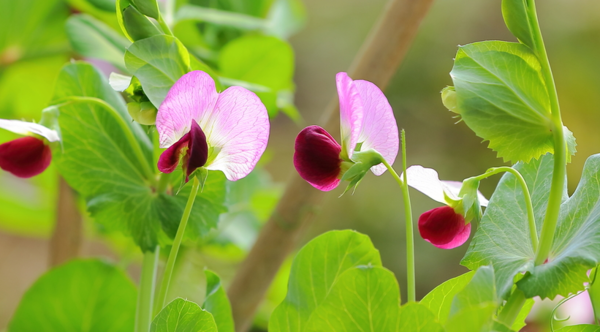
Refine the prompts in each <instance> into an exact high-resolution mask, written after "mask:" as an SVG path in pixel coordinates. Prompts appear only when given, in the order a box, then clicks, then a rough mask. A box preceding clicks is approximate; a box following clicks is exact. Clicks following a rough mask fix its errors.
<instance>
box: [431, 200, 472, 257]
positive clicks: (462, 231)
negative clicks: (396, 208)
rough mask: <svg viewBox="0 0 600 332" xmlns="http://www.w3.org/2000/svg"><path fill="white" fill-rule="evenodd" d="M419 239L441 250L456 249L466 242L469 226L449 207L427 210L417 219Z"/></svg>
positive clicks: (469, 232) (469, 230)
mask: <svg viewBox="0 0 600 332" xmlns="http://www.w3.org/2000/svg"><path fill="white" fill-rule="evenodd" d="M419 233H421V237H422V238H423V239H424V240H425V241H427V242H430V243H431V244H433V245H434V246H436V247H438V248H441V249H452V248H456V247H458V246H460V245H462V244H463V243H465V242H466V241H467V239H468V238H469V234H471V224H470V223H469V224H466V225H465V218H464V217H463V216H462V215H461V214H458V213H456V212H455V211H454V209H453V208H452V207H450V206H442V207H438V208H435V209H433V210H429V211H427V212H425V213H423V214H422V215H421V216H420V217H419Z"/></svg>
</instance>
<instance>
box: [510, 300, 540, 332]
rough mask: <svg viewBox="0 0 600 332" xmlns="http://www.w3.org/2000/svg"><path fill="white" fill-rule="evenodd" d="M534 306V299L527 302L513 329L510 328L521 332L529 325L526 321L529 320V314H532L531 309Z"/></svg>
mask: <svg viewBox="0 0 600 332" xmlns="http://www.w3.org/2000/svg"><path fill="white" fill-rule="evenodd" d="M534 304H535V300H534V299H527V300H525V304H524V305H523V308H521V311H520V312H519V314H518V315H517V318H516V319H515V322H514V323H513V325H512V327H511V328H510V329H511V330H513V331H521V329H522V328H524V327H525V325H527V323H526V322H525V320H526V319H527V316H529V313H530V312H531V308H533V305H534Z"/></svg>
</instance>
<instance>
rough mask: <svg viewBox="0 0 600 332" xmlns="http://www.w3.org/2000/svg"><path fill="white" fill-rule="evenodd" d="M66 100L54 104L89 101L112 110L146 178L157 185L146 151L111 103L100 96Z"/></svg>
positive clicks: (75, 97)
mask: <svg viewBox="0 0 600 332" xmlns="http://www.w3.org/2000/svg"><path fill="white" fill-rule="evenodd" d="M64 100H67V101H66V102H63V103H60V104H56V105H54V106H55V107H61V106H65V105H69V104H72V103H78V102H86V103H89V102H91V103H95V104H98V105H100V106H102V107H104V108H105V109H106V110H108V111H109V112H110V114H111V115H112V117H113V118H114V119H115V120H116V121H117V122H118V124H119V126H120V127H121V129H122V130H123V132H124V133H125V136H126V137H127V141H129V145H130V146H131V149H132V150H133V153H134V154H135V157H136V158H137V159H138V160H139V162H140V165H141V166H142V171H143V172H144V174H145V176H146V179H147V180H148V181H150V183H151V184H152V185H153V186H154V185H156V176H155V173H154V171H152V168H150V164H149V163H148V160H147V159H146V157H145V156H144V152H142V148H141V147H140V144H139V143H138V141H137V139H136V138H135V136H134V135H133V132H132V131H131V129H130V128H129V126H128V125H127V122H125V119H123V117H122V116H121V115H120V114H119V113H117V111H116V110H115V109H114V108H113V107H112V106H111V105H110V104H108V103H107V102H105V101H104V100H102V99H98V98H94V97H79V96H70V97H67V98H65V99H64Z"/></svg>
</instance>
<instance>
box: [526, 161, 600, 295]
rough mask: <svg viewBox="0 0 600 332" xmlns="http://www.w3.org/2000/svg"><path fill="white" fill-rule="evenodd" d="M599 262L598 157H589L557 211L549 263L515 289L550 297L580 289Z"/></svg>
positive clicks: (599, 179)
mask: <svg viewBox="0 0 600 332" xmlns="http://www.w3.org/2000/svg"><path fill="white" fill-rule="evenodd" d="M599 262H600V155H593V156H590V157H589V158H588V159H587V161H586V162H585V165H584V167H583V173H582V176H581V180H580V181H579V184H578V185H577V189H576V190H575V192H574V193H573V196H571V197H570V198H569V199H568V200H566V201H565V202H564V203H563V204H562V205H561V208H560V215H559V218H558V226H557V228H556V232H555V233H554V240H553V242H552V249H551V250H550V257H549V261H548V263H546V264H543V265H540V266H536V267H534V268H533V269H531V270H530V274H529V275H527V276H526V277H525V278H523V279H522V280H520V281H519V282H518V284H517V286H518V287H519V288H520V289H522V290H523V292H524V293H525V295H526V296H527V297H533V296H536V295H537V296H540V297H542V298H546V297H549V298H554V297H555V296H556V295H562V296H565V297H566V296H568V295H569V294H570V293H575V292H577V291H579V290H583V289H584V286H583V283H584V282H588V281H589V279H588V277H587V274H586V272H587V271H588V270H589V269H591V268H594V267H596V265H598V263H599Z"/></svg>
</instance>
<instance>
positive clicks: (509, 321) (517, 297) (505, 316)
mask: <svg viewBox="0 0 600 332" xmlns="http://www.w3.org/2000/svg"><path fill="white" fill-rule="evenodd" d="M526 300H527V299H526V298H525V294H524V293H523V292H522V291H521V290H520V289H518V288H515V290H514V292H513V293H512V294H511V295H510V297H509V298H508V301H506V304H505V305H504V308H502V311H501V312H500V315H498V321H499V322H501V323H503V324H504V325H506V326H508V327H511V326H512V325H513V324H514V323H515V319H517V316H518V315H519V313H520V312H521V309H522V308H523V305H525V301H526Z"/></svg>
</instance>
